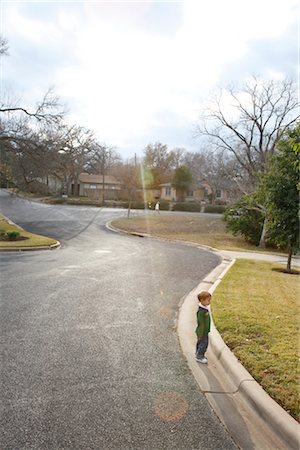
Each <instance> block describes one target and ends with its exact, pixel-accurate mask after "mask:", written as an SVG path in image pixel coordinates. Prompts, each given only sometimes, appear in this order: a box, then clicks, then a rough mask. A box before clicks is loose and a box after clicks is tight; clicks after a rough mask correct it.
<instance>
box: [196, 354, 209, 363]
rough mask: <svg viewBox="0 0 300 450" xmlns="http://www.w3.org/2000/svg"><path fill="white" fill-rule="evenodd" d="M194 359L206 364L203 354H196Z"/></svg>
mask: <svg viewBox="0 0 300 450" xmlns="http://www.w3.org/2000/svg"><path fill="white" fill-rule="evenodd" d="M196 361H198V362H200V363H202V364H207V358H205V356H200V357H198V356H196Z"/></svg>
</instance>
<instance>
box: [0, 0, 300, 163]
mask: <svg viewBox="0 0 300 450" xmlns="http://www.w3.org/2000/svg"><path fill="white" fill-rule="evenodd" d="M298 28H299V4H298V0H251V1H249V0H248V1H246V0H245V1H241V0H226V1H224V0H182V1H154V0H153V1H150V0H149V1H147V0H145V1H143V0H140V1H125V0H124V1H114V0H111V1H106V2H104V1H84V0H82V1H55V0H53V1H26V0H22V1H13V0H8V1H5V0H2V2H1V33H2V35H3V36H4V37H5V38H6V39H7V40H8V41H9V54H10V56H9V57H5V58H3V61H2V68H1V90H2V95H3V93H5V95H9V97H10V98H12V99H20V101H21V103H22V106H24V105H26V106H29V105H32V104H35V103H36V102H37V101H38V100H39V99H40V98H41V97H42V96H43V94H44V93H45V92H46V90H47V89H48V88H49V87H50V86H54V88H55V92H56V93H57V94H58V95H59V96H60V97H61V99H62V101H63V102H64V103H65V105H66V106H67V108H68V110H69V118H68V121H69V122H70V124H77V125H83V126H86V127H88V128H90V129H92V130H94V131H95V134H96V136H97V137H98V139H99V141H100V142H105V143H106V144H107V145H111V146H116V147H117V149H118V151H119V153H120V154H121V155H122V156H123V157H124V158H128V157H132V156H133V155H134V153H136V154H138V155H141V154H142V151H143V149H144V148H145V146H146V145H147V144H148V143H150V142H157V141H159V142H162V143H163V144H167V145H168V148H169V149H172V148H174V147H184V148H185V149H186V150H188V151H196V150H198V149H199V142H198V141H197V140H195V138H194V132H193V131H194V125H195V122H196V121H197V118H198V116H199V111H200V109H201V105H202V104H203V101H204V100H205V99H206V98H207V96H208V95H209V94H210V92H212V91H213V90H214V89H215V88H216V87H218V86H226V85H228V84H232V83H234V84H236V85H242V84H243V82H244V81H245V80H247V78H249V77H250V76H251V75H256V76H260V77H262V78H265V79H280V78H285V77H293V78H294V79H295V80H296V81H297V80H298V77H299V75H298V71H299V43H298V42H299V30H298Z"/></svg>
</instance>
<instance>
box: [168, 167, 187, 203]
mask: <svg viewBox="0 0 300 450" xmlns="http://www.w3.org/2000/svg"><path fill="white" fill-rule="evenodd" d="M191 182H192V174H191V172H190V169H189V168H188V167H187V166H179V167H177V168H176V169H175V172H174V176H173V178H172V186H173V187H175V188H176V190H177V192H178V194H179V197H180V200H181V201H183V200H184V193H185V191H186V190H187V189H188V187H189V185H190V184H191Z"/></svg>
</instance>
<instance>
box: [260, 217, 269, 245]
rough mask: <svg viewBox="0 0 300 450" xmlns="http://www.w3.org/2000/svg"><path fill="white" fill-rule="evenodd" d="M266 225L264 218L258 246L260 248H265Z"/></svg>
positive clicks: (266, 221)
mask: <svg viewBox="0 0 300 450" xmlns="http://www.w3.org/2000/svg"><path fill="white" fill-rule="evenodd" d="M267 225H268V220H267V218H266V217H265V220H264V225H263V229H262V232H261V235H260V240H259V245H258V246H259V247H261V248H266V234H267Z"/></svg>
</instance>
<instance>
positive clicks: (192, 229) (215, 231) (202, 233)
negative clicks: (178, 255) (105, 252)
mask: <svg viewBox="0 0 300 450" xmlns="http://www.w3.org/2000/svg"><path fill="white" fill-rule="evenodd" d="M112 225H113V226H115V227H117V228H120V229H122V230H125V231H130V232H138V233H146V234H151V235H154V236H158V237H162V238H169V239H179V240H183V241H189V242H195V243H197V244H202V245H208V246H210V247H214V248H217V249H220V250H241V251H262V250H261V249H259V248H258V247H256V246H255V245H251V244H249V243H247V242H245V241H244V239H243V238H242V237H239V236H233V235H232V234H230V233H227V232H226V229H225V223H224V222H223V220H222V218H221V217H212V216H207V217H206V216H198V217H197V216H191V215H184V214H159V215H158V214H157V215H154V214H153V215H139V216H131V217H129V218H121V219H116V220H114V221H113V222H112ZM270 251H271V250H269V249H268V252H270Z"/></svg>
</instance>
